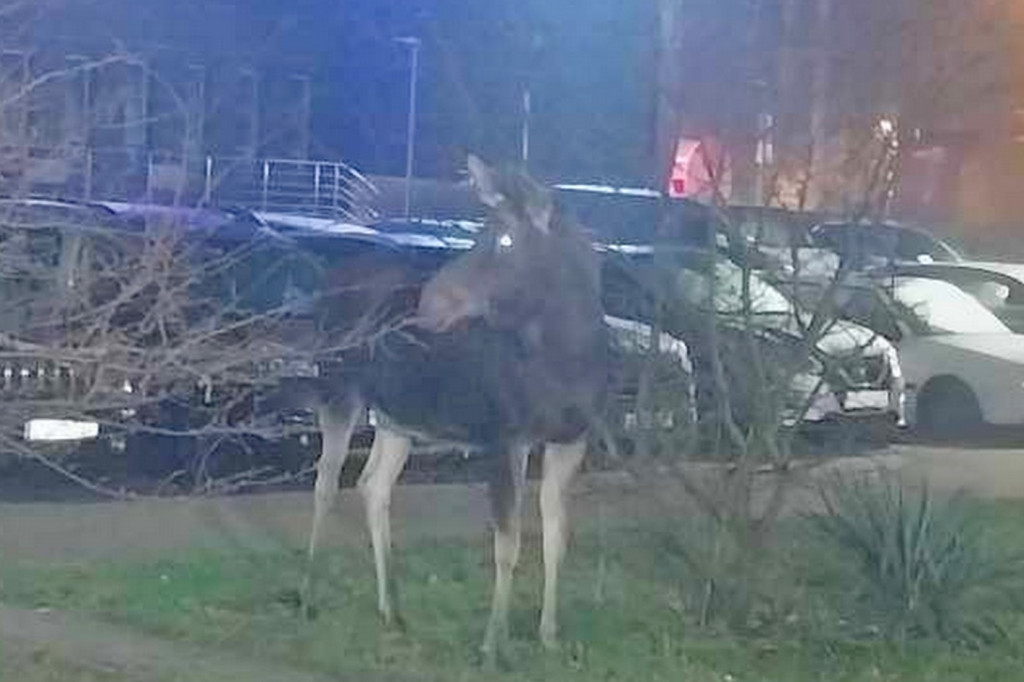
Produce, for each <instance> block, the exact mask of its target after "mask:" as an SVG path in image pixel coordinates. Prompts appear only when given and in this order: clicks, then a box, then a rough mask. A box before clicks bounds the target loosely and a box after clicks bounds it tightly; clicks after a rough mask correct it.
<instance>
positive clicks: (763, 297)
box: [680, 261, 794, 317]
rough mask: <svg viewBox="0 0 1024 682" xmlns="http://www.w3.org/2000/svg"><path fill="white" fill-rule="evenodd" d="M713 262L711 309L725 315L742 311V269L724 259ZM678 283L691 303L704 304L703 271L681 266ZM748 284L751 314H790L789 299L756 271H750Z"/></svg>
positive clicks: (704, 283)
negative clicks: (713, 298)
mask: <svg viewBox="0 0 1024 682" xmlns="http://www.w3.org/2000/svg"><path fill="white" fill-rule="evenodd" d="M716 265H717V268H716V271H717V278H716V279H717V281H716V283H715V310H716V311H717V312H718V313H721V314H725V315H740V314H742V313H743V269H742V268H740V267H738V266H737V265H735V264H733V263H730V262H728V261H719V262H718V263H717V264H716ZM680 286H681V289H682V293H683V295H684V296H685V297H686V299H687V300H688V301H689V302H690V303H691V304H692V305H695V306H700V305H705V304H706V303H707V300H708V297H709V294H710V291H709V290H708V286H709V282H708V278H707V277H706V276H705V275H704V274H703V273H701V272H697V271H695V270H693V269H689V268H684V269H683V270H682V272H681V273H680ZM749 286H750V308H751V312H753V313H754V314H756V315H770V316H783V317H788V316H791V315H792V314H793V313H794V308H793V304H792V303H790V301H789V299H787V298H786V297H785V296H784V295H782V293H781V292H780V291H779V290H778V289H776V288H775V287H773V286H772V285H770V284H768V283H767V282H765V281H764V280H763V279H761V278H760V277H758V276H757V274H756V273H750V285H749Z"/></svg>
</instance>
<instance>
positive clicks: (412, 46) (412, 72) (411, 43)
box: [394, 36, 422, 219]
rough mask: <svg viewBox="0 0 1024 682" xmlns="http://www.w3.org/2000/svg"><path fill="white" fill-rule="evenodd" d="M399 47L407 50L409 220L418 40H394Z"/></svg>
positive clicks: (408, 212)
mask: <svg viewBox="0 0 1024 682" xmlns="http://www.w3.org/2000/svg"><path fill="white" fill-rule="evenodd" d="M394 40H395V42H396V43H398V44H399V45H404V46H406V47H408V48H409V121H408V128H407V131H406V139H405V217H406V219H408V218H409V216H410V214H411V210H412V168H413V160H414V152H415V148H416V85H417V81H418V80H419V70H420V45H421V44H422V43H421V41H420V39H419V38H413V37H411V36H403V37H401V38H395V39H394Z"/></svg>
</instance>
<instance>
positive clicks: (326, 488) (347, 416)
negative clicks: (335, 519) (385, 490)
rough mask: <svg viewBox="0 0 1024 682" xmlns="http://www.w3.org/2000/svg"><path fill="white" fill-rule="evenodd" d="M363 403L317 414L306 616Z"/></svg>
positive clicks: (304, 595)
mask: <svg viewBox="0 0 1024 682" xmlns="http://www.w3.org/2000/svg"><path fill="white" fill-rule="evenodd" d="M362 408H363V402H362V401H361V400H360V399H358V398H356V397H355V396H349V397H347V398H346V399H345V400H343V401H341V402H338V403H333V404H330V405H326V406H324V407H321V408H320V409H319V410H318V411H317V418H318V421H319V423H320V433H321V440H322V448H321V452H320V459H319V460H317V463H316V483H315V485H314V489H313V524H312V528H311V530H310V533H309V547H308V550H307V564H306V577H305V580H304V581H303V586H302V590H301V593H300V599H301V601H302V606H303V609H304V611H305V613H306V615H307V616H309V615H312V613H313V584H314V581H315V578H314V573H315V569H316V551H317V548H318V546H319V544H320V538H321V536H322V535H323V531H324V526H325V524H326V523H327V517H328V514H329V513H330V511H331V507H333V506H334V500H335V498H336V497H337V495H338V484H339V481H338V478H339V477H340V476H341V467H342V465H344V464H345V458H346V457H347V456H348V450H349V442H350V441H351V439H352V432H353V431H354V430H355V427H356V422H357V421H358V420H359V414H360V412H361V410H362Z"/></svg>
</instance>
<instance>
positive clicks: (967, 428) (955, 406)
mask: <svg viewBox="0 0 1024 682" xmlns="http://www.w3.org/2000/svg"><path fill="white" fill-rule="evenodd" d="M983 423H984V422H983V420H982V416H981V406H980V405H979V404H978V398H977V396H975V395H974V391H972V390H971V389H970V387H969V386H967V385H966V384H964V383H963V382H962V381H960V380H958V379H952V378H946V379H938V380H935V381H932V382H930V383H929V384H927V385H926V386H925V388H924V390H923V391H922V392H921V397H920V398H919V399H918V404H917V425H918V429H919V430H920V431H921V432H922V433H924V434H925V435H927V436H931V437H936V438H941V439H950V438H962V437H967V436H972V435H975V434H976V433H977V432H978V431H979V430H980V429H981V426H982V424H983Z"/></svg>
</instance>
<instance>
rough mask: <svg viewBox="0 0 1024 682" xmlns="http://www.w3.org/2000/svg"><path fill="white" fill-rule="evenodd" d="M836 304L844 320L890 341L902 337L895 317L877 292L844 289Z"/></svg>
mask: <svg viewBox="0 0 1024 682" xmlns="http://www.w3.org/2000/svg"><path fill="white" fill-rule="evenodd" d="M836 303H837V307H838V309H839V311H840V316H841V317H843V318H844V319H847V320H850V321H852V322H856V323H857V324H859V325H861V326H863V327H867V328H868V329H872V330H874V331H876V332H878V333H879V334H881V335H882V336H884V337H885V338H887V339H889V340H890V341H899V340H900V339H901V338H902V337H903V333H902V331H901V330H900V327H899V323H898V321H897V319H896V317H895V316H894V315H893V313H892V311H891V310H890V309H889V307H888V306H886V305H885V302H884V301H883V300H882V298H881V297H880V296H879V294H878V292H877V291H875V290H873V289H870V288H862V287H855V288H848V289H844V290H841V291H840V292H839V294H838V295H837V301H836Z"/></svg>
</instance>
